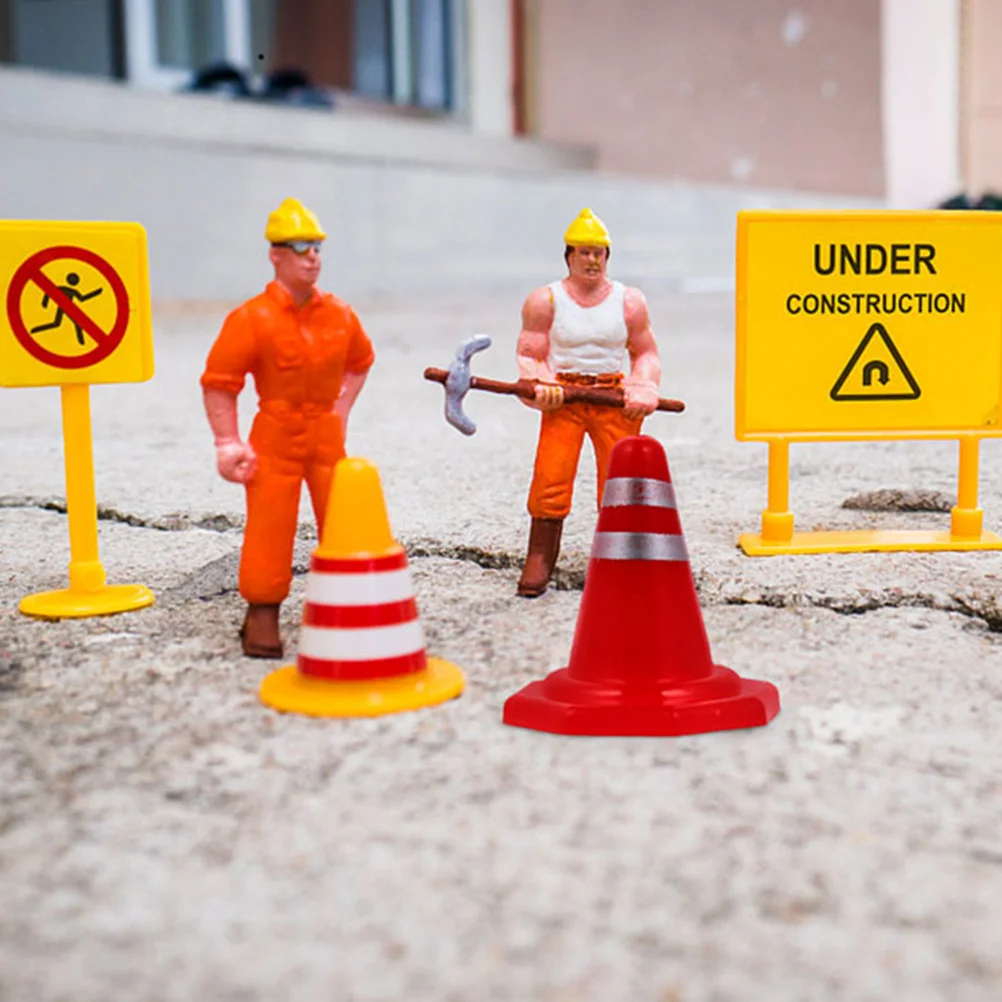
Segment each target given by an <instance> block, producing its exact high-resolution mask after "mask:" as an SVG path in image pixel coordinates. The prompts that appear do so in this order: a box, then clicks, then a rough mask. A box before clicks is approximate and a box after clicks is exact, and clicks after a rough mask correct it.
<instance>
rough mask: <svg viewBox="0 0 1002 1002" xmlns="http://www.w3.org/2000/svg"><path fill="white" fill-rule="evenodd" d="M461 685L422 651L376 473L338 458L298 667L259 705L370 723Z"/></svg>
mask: <svg viewBox="0 0 1002 1002" xmlns="http://www.w3.org/2000/svg"><path fill="white" fill-rule="evenodd" d="M463 684H464V683H463V675H462V672H461V671H460V670H459V669H458V668H457V667H456V666H455V665H453V664H450V663H449V662H447V661H442V660H441V659H439V658H430V657H428V655H427V653H426V652H425V646H424V636H423V633H422V630H421V621H420V619H419V618H418V610H417V602H416V601H415V598H414V588H413V585H412V583H411V577H410V570H409V569H408V566H407V554H406V552H405V551H404V548H403V547H402V546H400V544H399V543H397V542H395V541H394V539H393V535H392V533H391V532H390V524H389V520H388V518H387V514H386V504H385V502H384V500H383V492H382V488H381V486H380V482H379V473H378V471H377V470H376V468H375V466H373V465H372V463H370V462H368V461H367V460H364V459H342V460H341V461H340V462H339V463H338V464H337V466H336V468H335V470H334V479H333V482H332V484H331V497H330V504H329V505H328V507H327V518H326V522H325V526H324V532H323V538H322V539H321V542H320V545H319V546H318V547H317V549H316V550H314V552H313V558H312V560H311V563H310V572H309V577H308V578H307V581H306V601H305V604H304V608H303V625H302V630H301V633H300V638H299V654H298V658H297V662H296V664H295V665H287V666H286V667H284V668H280V669H279V670H278V671H276V672H272V674H270V675H269V676H268V677H267V678H265V680H264V681H263V682H262V683H261V700H262V701H263V702H264V703H266V704H267V705H268V706H272V707H274V708H275V709H276V710H283V711H286V712H291V713H305V714H309V715H311V716H317V717H376V716H381V715H383V714H386V713H399V712H401V711H403V710H416V709H419V708H421V707H425V706H434V705H436V704H438V703H443V702H445V701H446V700H448V699H453V698H454V697H456V696H458V695H459V694H460V693H461V692H462V691H463Z"/></svg>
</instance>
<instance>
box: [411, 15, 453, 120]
mask: <svg viewBox="0 0 1002 1002" xmlns="http://www.w3.org/2000/svg"><path fill="white" fill-rule="evenodd" d="M451 6H452V5H451V4H450V3H449V0H411V4H410V7H411V10H410V15H411V23H412V25H413V32H414V34H413V39H414V41H413V50H414V63H413V67H414V69H413V96H412V101H413V103H414V104H418V105H421V107H423V108H448V107H450V106H451V104H452V100H451V97H452V95H451V89H452V88H451V80H450V76H451V74H450V73H449V64H450V59H449V47H450V46H449V43H450V41H451V37H450V36H451V34H452V33H451V31H450V30H449V28H450V22H451V10H450V7H451Z"/></svg>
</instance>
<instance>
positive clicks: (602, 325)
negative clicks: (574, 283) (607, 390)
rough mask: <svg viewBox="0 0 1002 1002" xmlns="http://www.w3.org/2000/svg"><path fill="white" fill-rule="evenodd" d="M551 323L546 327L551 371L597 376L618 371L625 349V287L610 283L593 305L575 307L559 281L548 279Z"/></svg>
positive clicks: (620, 284)
mask: <svg viewBox="0 0 1002 1002" xmlns="http://www.w3.org/2000/svg"><path fill="white" fill-rule="evenodd" d="M548 288H549V289H550V291H551V292H552V293H553V323H552V325H551V326H550V355H549V359H548V363H549V366H550V371H551V372H581V373H586V374H588V375H593V376H597V375H598V374H599V373H603V372H622V371H623V361H624V359H623V355H624V352H625V351H626V318H625V316H624V313H623V299H624V296H625V293H626V286H624V285H623V283H622V282H613V283H612V289H611V290H610V292H609V295H608V296H606V297H605V299H603V300H602V302H601V303H599V304H598V305H597V306H587V307H586V306H578V304H577V303H575V302H574V300H573V299H571V297H570V295H569V294H568V292H567V290H566V289H565V288H564V283H563V282H562V281H557V282H551V283H550V285H549V287H548Z"/></svg>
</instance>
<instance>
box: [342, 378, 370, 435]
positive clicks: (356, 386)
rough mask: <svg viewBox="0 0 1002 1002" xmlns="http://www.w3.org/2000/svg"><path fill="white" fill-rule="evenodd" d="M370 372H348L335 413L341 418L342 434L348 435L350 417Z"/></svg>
mask: <svg viewBox="0 0 1002 1002" xmlns="http://www.w3.org/2000/svg"><path fill="white" fill-rule="evenodd" d="M368 375H369V370H368V369H366V370H365V371H364V372H346V373H345V374H344V382H343V383H342V384H341V392H340V393H339V394H338V398H337V402H336V403H335V404H334V413H335V414H337V416H338V417H339V418H341V434H342V435H347V434H348V415H349V414H351V409H352V407H353V406H354V405H355V401H356V400H357V399H358V395H359V393H361V392H362V387H363V386H364V385H365V380H366V377H367V376H368Z"/></svg>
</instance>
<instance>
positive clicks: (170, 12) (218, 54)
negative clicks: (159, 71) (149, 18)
mask: <svg viewBox="0 0 1002 1002" xmlns="http://www.w3.org/2000/svg"><path fill="white" fill-rule="evenodd" d="M155 4H156V40H157V62H158V63H160V65H161V66H169V67H171V68H174V69H197V68H198V67H200V66H205V65H206V64H208V63H215V62H221V61H222V60H223V59H224V58H225V56H226V25H225V20H224V18H225V14H224V11H223V2H222V0H155Z"/></svg>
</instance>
